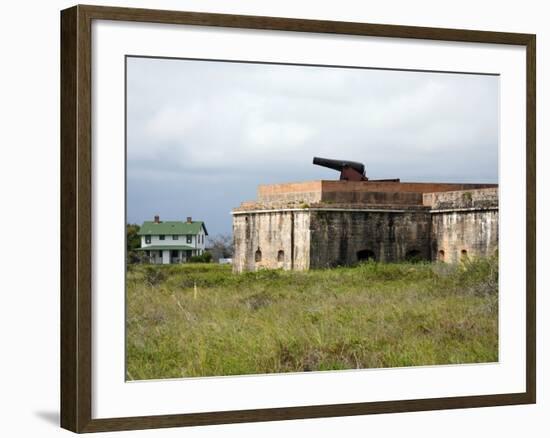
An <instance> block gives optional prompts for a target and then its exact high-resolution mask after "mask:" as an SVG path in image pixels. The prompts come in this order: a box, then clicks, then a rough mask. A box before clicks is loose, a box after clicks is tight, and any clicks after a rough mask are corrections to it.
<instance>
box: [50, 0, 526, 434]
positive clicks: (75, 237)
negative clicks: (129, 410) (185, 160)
mask: <svg viewBox="0 0 550 438" xmlns="http://www.w3.org/2000/svg"><path fill="white" fill-rule="evenodd" d="M93 20H114V21H129V22H145V23H164V24H184V25H196V26H215V27H227V28H244V29H263V30H281V31H294V32H311V33H324V34H346V35H355V36H376V37H388V38H411V39H425V40H437V41H453V42H473V43H491V44H503V45H518V46H523V47H525V48H526V59H527V63H526V65H525V69H526V70H525V71H526V78H527V81H526V83H527V87H526V90H525V99H526V109H527V113H526V121H527V125H526V139H525V142H526V148H527V149H526V163H527V169H526V175H527V179H526V187H527V192H526V207H527V208H526V211H525V215H526V224H527V226H526V261H527V263H526V285H525V291H526V292H525V293H526V311H527V318H526V321H525V323H526V339H525V345H526V351H525V364H526V383H525V386H526V391H525V392H521V393H506V394H487V395H478V396H460V397H445V398H426V399H415V400H395V401H380V402H365V403H346V404H333V405H315V406H299V407H282V408H269V409H250V410H238V411H222V412H205V413H204V412H203V413H186V414H175V415H151V416H139V417H126V418H101V419H94V418H92V287H91V282H92V268H91V266H92V256H91V251H92V250H91V248H92V212H91V208H92V207H91V205H92V184H91V180H92V156H91V141H92V139H91V132H92V120H91V118H92V90H91V69H92V47H91V42H92V35H91V29H92V21H93ZM535 48H536V39H535V35H531V34H519V33H503V32H487V31H475V30H457V29H439V28H425V27H411V26H396V25H382V24H364V23H351V22H332V21H318V20H304V19H291V18H275V17H259V16H239V15H226V14H211V13H196V12H176V11H164V10H162V11H161V10H145V9H129V8H112V7H100V6H75V7H72V8H70V9H66V10H64V11H62V12H61V426H62V427H63V428H66V429H68V430H71V431H74V432H79V433H80V432H98V431H115V430H127V429H147V428H162V427H177V426H194V425H213V424H223V423H240V422H256V421H273V420H289V419H305V418H318V417H335V416H350V415H365V414H379V413H395V412H409V411H425V410H438V409H456V408H471V407H483V406H499V405H515V404H529V403H535V400H536V347H535V346H536V316H535V311H536V284H535V273H536V272H535V264H536V259H535V257H536V256H535V236H536V234H535V218H536V204H535V198H536V191H535V188H536V187H535V184H536V183H535V181H536V173H535V160H536V158H535V136H536V127H535V109H536V103H535V86H536V85H535V84H536V80H535V57H536V55H535Z"/></svg>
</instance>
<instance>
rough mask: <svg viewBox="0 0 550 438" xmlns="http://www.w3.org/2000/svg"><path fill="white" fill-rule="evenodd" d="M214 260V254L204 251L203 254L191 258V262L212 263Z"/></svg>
mask: <svg viewBox="0 0 550 438" xmlns="http://www.w3.org/2000/svg"><path fill="white" fill-rule="evenodd" d="M211 261H212V254H210V253H209V252H204V253H202V254H201V255H197V256H193V257H191V258H189V263H210V262H211Z"/></svg>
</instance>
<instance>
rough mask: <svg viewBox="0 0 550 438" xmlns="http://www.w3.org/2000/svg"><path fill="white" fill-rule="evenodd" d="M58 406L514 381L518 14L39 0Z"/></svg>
mask: <svg viewBox="0 0 550 438" xmlns="http://www.w3.org/2000/svg"><path fill="white" fill-rule="evenodd" d="M61 122H62V126H61V172H62V174H61V265H62V271H61V425H62V427H64V428H66V429H69V430H72V431H75V432H95V431H113V430H125V429H145V428H161V427H176V426H191V425H208V424H221V423H237V422H253V421H272V420H287V419H302V418H316V417H329V416H348V415H364V414H374V413H395V412H407V411H421V410H436V409H455V408H469V407H484V406H498V405H512V404H527V403H535V400H536V395H535V394H536V370H535V362H536V360H535V359H536V353H535V309H536V306H535V293H536V289H535V286H536V285H535V216H536V210H535V208H536V205H535V35H531V34H517V33H502V32H487V31H475V30H457V29H438V28H422V27H410V26H397V25H383V24H365V23H351V22H334V21H316V20H304V19H290V18H276V17H258V16H237V15H223V14H210V13H196V12H175V11H160V10H143V9H126V8H110V7H98V6H75V7H72V8H70V9H66V10H64V11H62V12H61Z"/></svg>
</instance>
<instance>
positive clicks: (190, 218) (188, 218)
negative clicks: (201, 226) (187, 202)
mask: <svg viewBox="0 0 550 438" xmlns="http://www.w3.org/2000/svg"><path fill="white" fill-rule="evenodd" d="M191 222H193V218H192V217H191V216H187V223H188V224H190V223H191Z"/></svg>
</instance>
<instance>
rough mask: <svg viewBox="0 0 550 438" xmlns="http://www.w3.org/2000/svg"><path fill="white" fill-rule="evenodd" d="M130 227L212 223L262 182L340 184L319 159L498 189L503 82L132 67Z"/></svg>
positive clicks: (218, 228) (314, 70)
mask: <svg viewBox="0 0 550 438" xmlns="http://www.w3.org/2000/svg"><path fill="white" fill-rule="evenodd" d="M127 62H128V65H127V190H128V192H127V203H128V205H127V214H128V221H129V222H131V223H141V222H143V221H144V220H152V217H153V216H154V215H155V214H159V215H160V216H161V219H164V220H182V219H185V217H187V216H192V217H193V218H194V219H197V220H203V221H205V222H206V226H207V229H208V231H209V234H210V235H215V234H220V233H224V234H228V233H230V232H231V215H230V211H231V209H232V208H234V207H237V206H238V205H239V204H240V202H241V201H245V200H252V199H255V197H256V187H257V185H258V184H261V183H280V182H293V181H306V180H314V179H338V176H339V174H338V172H336V171H333V170H330V169H325V168H322V167H319V166H314V165H312V164H311V161H312V158H313V156H321V157H328V158H340V159H348V160H353V161H361V162H363V163H365V165H366V171H367V176H368V177H370V178H401V180H402V181H441V182H483V183H496V182H498V77H496V76H485V75H467V74H450V73H427V72H403V71H386V70H368V69H350V68H347V69H346V68H328V67H307V66H287V65H265V64H247V63H232V62H212V61H210V62H209V61H192V60H172V59H150V58H128V60H127Z"/></svg>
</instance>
